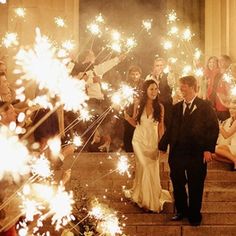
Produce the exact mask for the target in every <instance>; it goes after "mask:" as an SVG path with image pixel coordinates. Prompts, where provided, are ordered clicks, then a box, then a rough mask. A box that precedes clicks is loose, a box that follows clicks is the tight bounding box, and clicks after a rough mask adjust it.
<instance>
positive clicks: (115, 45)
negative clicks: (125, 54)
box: [111, 42, 121, 52]
mask: <svg viewBox="0 0 236 236" xmlns="http://www.w3.org/2000/svg"><path fill="white" fill-rule="evenodd" d="M111 49H112V50H113V51H115V52H121V45H120V43H118V42H114V43H112V44H111Z"/></svg>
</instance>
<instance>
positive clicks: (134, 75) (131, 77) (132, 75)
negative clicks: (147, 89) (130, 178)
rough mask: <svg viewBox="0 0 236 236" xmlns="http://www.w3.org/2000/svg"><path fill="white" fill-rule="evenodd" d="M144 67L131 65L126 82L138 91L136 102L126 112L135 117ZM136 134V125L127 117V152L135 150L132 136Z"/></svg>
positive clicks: (125, 138)
mask: <svg viewBox="0 0 236 236" xmlns="http://www.w3.org/2000/svg"><path fill="white" fill-rule="evenodd" d="M141 76H142V69H141V68H140V67H139V66H134V65H133V66H131V67H130V68H129V70H128V73H127V79H126V83H127V84H128V85H129V86H131V87H132V88H133V89H134V90H135V91H136V93H137V95H135V97H134V103H133V104H130V105H129V106H128V107H126V109H125V113H127V114H128V115H129V116H131V117H133V118H135V117H136V115H137V105H138V99H139V97H140V95H141V94H140V93H141V88H142V85H143V80H142V79H141ZM133 134H134V126H133V125H132V124H130V123H129V122H128V121H127V120H126V119H124V134H123V142H124V149H125V151H126V152H133V146H132V138H133Z"/></svg>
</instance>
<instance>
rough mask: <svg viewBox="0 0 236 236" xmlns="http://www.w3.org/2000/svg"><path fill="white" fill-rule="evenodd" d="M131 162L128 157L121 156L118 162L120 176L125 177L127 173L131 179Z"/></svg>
mask: <svg viewBox="0 0 236 236" xmlns="http://www.w3.org/2000/svg"><path fill="white" fill-rule="evenodd" d="M129 167H130V164H129V160H128V158H127V157H126V156H120V157H119V161H118V165H117V170H118V172H119V174H121V175H123V174H124V173H127V174H128V176H129V177H130V176H131V175H130V173H129V171H128V170H129Z"/></svg>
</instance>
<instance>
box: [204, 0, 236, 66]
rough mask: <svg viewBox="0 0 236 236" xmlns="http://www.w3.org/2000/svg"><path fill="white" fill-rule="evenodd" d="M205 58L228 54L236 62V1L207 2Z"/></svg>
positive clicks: (209, 0) (210, 0) (211, 0)
mask: <svg viewBox="0 0 236 236" xmlns="http://www.w3.org/2000/svg"><path fill="white" fill-rule="evenodd" d="M205 16H206V17H205V57H206V59H207V58H209V57H210V56H212V55H215V56H219V55H221V54H227V55H229V56H231V58H232V59H233V61H234V62H236V44H235V41H236V27H235V22H236V0H205Z"/></svg>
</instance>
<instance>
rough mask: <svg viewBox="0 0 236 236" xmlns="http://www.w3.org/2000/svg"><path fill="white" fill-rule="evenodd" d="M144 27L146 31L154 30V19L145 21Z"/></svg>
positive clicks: (143, 22)
mask: <svg viewBox="0 0 236 236" xmlns="http://www.w3.org/2000/svg"><path fill="white" fill-rule="evenodd" d="M142 26H143V28H144V29H145V30H147V31H149V30H150V29H151V28H152V19H147V20H143V21H142Z"/></svg>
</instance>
